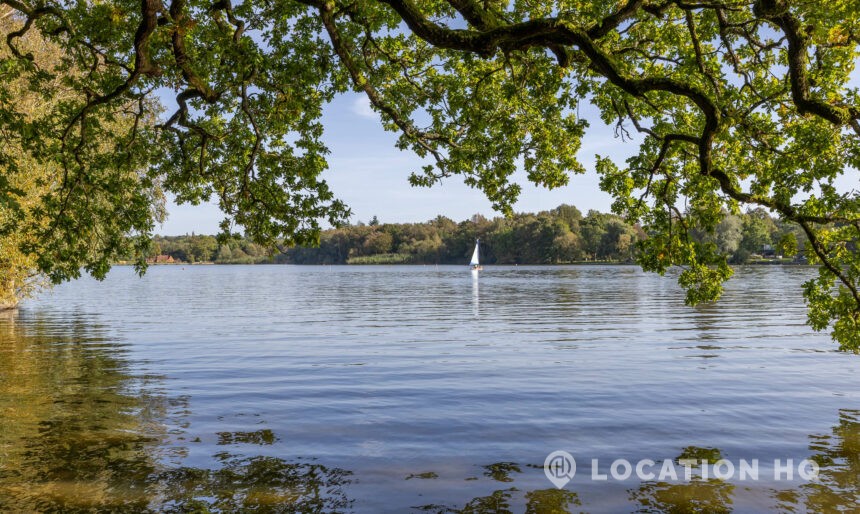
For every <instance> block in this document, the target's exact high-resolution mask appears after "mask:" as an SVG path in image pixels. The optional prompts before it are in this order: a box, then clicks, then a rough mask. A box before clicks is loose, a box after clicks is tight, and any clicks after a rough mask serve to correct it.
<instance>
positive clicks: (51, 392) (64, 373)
mask: <svg viewBox="0 0 860 514" xmlns="http://www.w3.org/2000/svg"><path fill="white" fill-rule="evenodd" d="M152 382H153V379H152V378H147V377H142V376H135V375H132V374H131V371H130V368H129V363H128V362H127V361H126V360H125V357H124V355H123V350H122V347H121V345H119V344H117V343H116V342H115V341H112V340H110V339H109V338H108V337H106V334H105V332H104V330H103V329H101V328H100V327H98V326H94V325H93V324H92V323H90V322H88V321H87V320H86V319H81V318H64V319H47V318H25V317H23V316H18V315H14V314H10V315H6V316H3V317H2V318H0V511H3V512H7V511H15V512H21V511H63V512H69V511H105V512H118V511H119V512H121V511H133V512H145V511H153V512H155V511H158V512H161V511H164V510H166V509H171V510H174V511H183V512H186V511H197V512H199V511H205V510H210V509H212V510H226V511H234V510H248V509H254V510H255V511H257V512H331V511H333V510H337V509H339V508H343V507H346V506H348V505H349V501H348V500H347V499H346V497H345V496H344V494H343V492H342V491H341V489H340V486H341V485H342V484H344V483H345V482H346V478H345V477H346V476H347V475H348V472H345V471H342V470H330V469H327V468H325V467H323V466H320V465H317V464H311V463H290V462H287V461H284V460H281V459H277V458H272V457H251V458H240V457H233V456H230V455H228V454H221V455H220V456H219V460H220V463H221V467H220V468H219V469H215V470H203V469H193V468H178V469H169V468H167V467H166V466H164V465H163V464H162V463H161V461H160V460H159V458H160V457H161V456H162V454H161V453H160V452H162V451H163V446H162V443H163V442H164V441H165V439H166V428H165V421H167V420H169V419H171V418H172V417H173V416H174V415H175V414H174V413H175V411H177V410H179V411H184V412H187V405H186V404H185V403H186V400H185V399H184V398H178V399H170V398H167V397H166V396H165V395H164V394H159V393H157V392H155V386H157V384H154V383H152ZM219 437H221V438H225V437H226V438H227V439H229V440H230V441H231V442H244V441H245V440H246V439H248V437H249V435H248V434H245V433H237V434H232V435H223V434H219ZM261 437H262V440H263V441H268V440H269V439H274V436H273V435H271V437H270V435H269V434H263V435H262V436H261ZM252 439H253V438H252ZM248 441H249V442H251V443H253V442H255V441H252V440H250V439H248Z"/></svg>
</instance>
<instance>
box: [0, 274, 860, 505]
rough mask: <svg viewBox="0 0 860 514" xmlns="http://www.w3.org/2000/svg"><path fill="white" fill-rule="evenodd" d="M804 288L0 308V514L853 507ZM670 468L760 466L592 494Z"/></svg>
mask: <svg viewBox="0 0 860 514" xmlns="http://www.w3.org/2000/svg"><path fill="white" fill-rule="evenodd" d="M814 273H815V271H814V270H813V269H811V268H803V267H750V268H742V269H739V270H738V273H737V275H736V277H735V278H734V279H733V280H732V281H731V282H730V283H729V285H728V289H727V291H726V294H725V296H724V298H723V300H722V301H721V302H720V303H719V304H716V305H706V306H701V307H698V308H689V307H685V306H684V305H683V293H682V291H681V290H680V289H679V288H678V286H677V285H676V284H675V281H674V279H673V278H661V277H659V276H655V275H650V274H645V273H642V272H641V271H639V270H638V268H636V267H626V266H612V267H609V266H607V267H601V266H580V267H522V266H521V267H487V268H486V269H485V271H483V272H482V273H481V275H480V278H479V279H477V280H474V279H473V278H472V276H471V274H470V273H469V272H468V271H467V270H465V269H464V268H463V267H443V266H440V267H438V268H436V267H434V266H427V267H422V266H414V267H411V266H397V267H384V266H380V267H294V266H185V267H184V268H183V267H180V266H162V267H153V268H151V269H150V271H149V272H148V273H147V275H146V276H145V277H144V278H142V279H141V278H138V277H137V276H136V275H135V274H134V273H133V271H132V270H131V269H130V268H116V269H115V270H113V271H112V272H111V274H110V275H109V277H108V278H107V280H105V281H104V282H102V283H99V282H96V281H93V280H90V279H82V280H79V281H77V282H74V283H70V284H65V285H62V286H60V287H58V288H56V289H55V290H54V291H53V292H51V293H47V294H44V295H43V296H42V297H40V298H39V299H37V300H32V301H29V302H27V303H26V304H25V305H24V306H23V307H22V308H21V309H20V311H19V312H18V313H17V314H10V315H7V316H5V317H0V510H3V511H8V510H13V511H16V510H24V511H30V510H43V511H51V510H58V509H62V510H74V509H80V510H103V511H110V512H116V511H123V510H125V511H131V512H138V511H143V510H147V509H150V510H152V511H171V510H172V511H176V512H189V511H195V512H205V511H206V509H209V510H211V511H237V510H252V509H255V510H257V511H274V512H281V511H283V512H360V513H376V512H471V513H479V512H498V513H501V512H527V513H562V512H632V511H641V512H695V511H703V512H730V511H733V512H761V511H765V510H769V509H770V510H776V511H791V512H822V511H837V510H842V511H847V512H856V511H858V509H860V503H858V502H860V388H858V385H860V376H858V367H860V360H858V357H855V356H853V355H846V354H840V353H837V352H835V351H833V350H834V348H835V345H834V344H833V343H832V342H831V341H830V339H829V336H828V335H826V334H816V333H813V332H812V331H811V330H810V329H809V328H808V327H807V326H806V325H804V320H805V307H804V305H803V301H802V299H801V297H800V288H799V285H800V284H801V283H802V282H803V281H804V280H806V279H807V278H809V277H810V276H812V275H813V274H814ZM554 450H566V451H568V452H570V453H571V454H573V455H574V456H575V457H576V459H577V464H578V470H577V474H576V476H575V477H574V478H573V480H572V481H571V482H570V483H568V484H567V486H566V487H565V489H563V490H558V489H555V488H554V487H553V485H552V484H551V483H550V482H549V481H548V480H547V478H546V477H545V476H544V473H543V469H542V466H543V462H544V458H545V457H546V455H547V454H548V453H550V452H552V451H554ZM685 456H686V457H694V458H695V457H703V456H704V457H711V460H712V461H713V460H716V459H717V458H720V457H722V458H724V459H726V460H727V461H730V462H734V463H735V464H738V463H739V461H740V460H741V459H746V460H751V459H759V461H760V462H761V475H760V478H759V480H753V481H751V480H746V481H742V480H739V479H738V478H737V477H732V478H730V479H728V480H717V479H713V478H709V479H704V478H701V477H700V476H699V479H696V476H698V475H695V474H694V479H693V480H691V481H689V482H688V481H686V480H683V477H681V478H682V480H678V481H673V480H670V479H668V480H660V479H659V478H655V479H653V480H648V479H640V478H636V477H635V475H634V476H632V477H630V478H628V479H626V480H615V479H613V478H612V477H610V478H609V479H608V480H605V481H594V480H592V479H591V460H592V459H597V460H598V463H599V464H598V470H599V472H600V473H609V470H610V464H611V463H612V461H613V460H615V459H627V460H628V461H630V462H632V463H634V464H635V463H636V462H637V461H639V460H640V459H652V460H653V461H655V462H657V463H658V468H657V469H658V470H659V463H660V462H663V461H665V460H670V461H671V460H672V459H678V458H681V457H685ZM777 458H779V459H782V460H783V461H785V459H794V460H795V462H799V461H801V460H803V459H807V458H813V459H815V461H816V462H818V463H819V464H820V466H821V469H820V475H819V477H818V479H817V480H814V481H805V480H803V479H801V478H800V477H798V476H797V473H796V472H795V476H794V477H793V479H792V480H780V481H776V480H774V479H773V472H772V469H771V468H772V463H773V461H774V459H777Z"/></svg>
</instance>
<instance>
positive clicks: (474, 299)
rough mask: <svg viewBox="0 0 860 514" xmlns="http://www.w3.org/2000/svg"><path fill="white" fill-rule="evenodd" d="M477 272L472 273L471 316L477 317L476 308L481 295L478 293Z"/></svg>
mask: <svg viewBox="0 0 860 514" xmlns="http://www.w3.org/2000/svg"><path fill="white" fill-rule="evenodd" d="M478 287H479V284H478V272H477V271H474V270H473V271H472V316H473V317H475V318H477V317H478V306H479V304H480V303H481V295H480V292H479V291H478Z"/></svg>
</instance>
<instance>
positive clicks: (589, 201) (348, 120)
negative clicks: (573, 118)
mask: <svg viewBox="0 0 860 514" xmlns="http://www.w3.org/2000/svg"><path fill="white" fill-rule="evenodd" d="M582 107H583V110H582V111H581V112H580V113H581V115H583V116H585V117H586V118H587V119H588V120H589V121H590V122H591V128H590V129H589V130H588V133H587V135H586V137H585V138H584V140H583V145H582V149H581V150H580V152H579V155H580V159H581V161H582V162H583V164H585V165H586V168H587V169H588V173H586V174H585V175H574V176H572V177H571V181H570V184H569V185H568V186H566V187H563V188H559V189H555V190H552V191H550V190H547V189H546V188H541V187H536V186H534V185H532V184H531V183H529V181H528V179H527V177H526V175H525V173H519V174H517V175H515V177H514V180H515V181H516V182H518V183H519V184H521V185H522V187H523V192H522V194H521V196H520V200H519V202H518V203H517V204H516V206H515V209H516V210H517V211H519V212H536V211H541V210H546V209H552V208H554V207H557V206H558V205H560V204H562V203H568V204H573V205H576V206H577V207H578V208H579V209H580V210H582V211H583V212H586V211H588V210H589V209H598V210H601V211H609V205H610V203H611V199H610V197H609V195H607V194H606V193H604V192H602V191H600V188H599V187H598V177H597V174H596V173H595V172H594V160H595V159H594V155H595V154H596V153H600V154H601V155H609V156H611V157H613V158H614V159H616V160H617V161H618V162H621V161H623V160H624V158H625V157H626V156H627V155H629V154H630V153H631V152H634V151H635V150H636V149H637V148H638V145H637V144H636V143H635V142H629V141H628V142H627V143H622V142H621V140H620V139H616V138H615V136H614V131H613V129H612V128H611V127H608V126H606V125H604V124H603V122H602V121H601V120H600V118H599V117H598V116H597V113H596V111H593V110H592V109H593V108H592V107H591V106H587V107H586V104H585V103H583V106H582ZM323 122H324V124H325V129H326V132H325V141H326V144H328V146H329V148H330V150H331V154H330V155H329V159H328V161H329V169H328V170H327V171H326V173H325V175H324V177H325V179H326V181H328V183H329V184H330V186H331V188H332V190H333V191H334V193H335V195H336V196H337V197H338V198H340V199H341V200H343V201H344V202H346V203H347V205H349V206H350V208H351V209H352V211H353V216H352V218H351V221H352V222H357V221H365V222H366V221H368V220H370V218H372V217H373V216H377V217H378V218H379V219H380V221H382V222H419V221H427V220H429V219H432V218H435V217H436V216H437V215H439V214H442V215H445V216H448V217H449V218H452V219H454V220H456V221H460V220H463V219H466V218H469V217H471V216H472V215H473V214H476V213H480V214H483V215H484V216H487V217H492V216H496V215H497V213H495V212H494V211H493V208H492V206H491V205H490V202H489V201H487V199H486V198H485V197H484V195H483V193H481V192H480V191H478V190H475V189H472V188H470V187H468V186H466V185H465V184H464V183H463V181H462V179H461V178H460V177H452V178H449V179H447V180H446V181H445V182H443V183H442V184H440V185H437V186H434V187H432V188H424V187H412V186H410V185H409V182H408V180H407V179H408V176H409V173H410V172H411V171H414V170H417V169H418V168H419V166H420V163H421V159H419V158H418V157H417V156H416V155H415V154H413V153H412V152H409V151H401V150H398V149H397V148H395V146H394V143H395V141H396V139H397V135H396V134H394V133H391V132H386V131H384V130H383V129H382V126H381V124H380V122H379V118H378V117H377V115H376V113H374V112H373V111H372V110H371V109H370V105H369V103H368V102H367V100H366V98H365V97H364V96H363V95H358V94H349V95H342V96H340V97H338V98H336V99H335V100H334V101H333V102H332V103H331V104H329V105H328V106H327V108H326V111H325V113H324V116H323ZM168 213H169V215H168V219H167V221H166V222H165V223H164V224H163V225H162V226H161V227H157V228H156V232H157V233H160V234H164V235H179V234H186V233H191V232H196V233H198V234H201V233H202V234H214V233H216V232H218V223H219V222H220V221H221V219H222V215H221V213H220V211H219V210H218V207H217V206H215V205H208V204H207V205H198V206H193V205H176V204H175V203H173V202H170V204H169V205H168Z"/></svg>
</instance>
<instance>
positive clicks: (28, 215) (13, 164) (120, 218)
mask: <svg viewBox="0 0 860 514" xmlns="http://www.w3.org/2000/svg"><path fill="white" fill-rule="evenodd" d="M0 15H2V17H0V34H2V35H3V36H7V35H11V34H14V33H15V32H14V31H16V30H20V29H21V28H22V27H21V21H20V20H18V19H17V18H15V17H12V16H10V13H9V11H8V9H5V8H0ZM16 41H17V46H16V47H15V49H16V50H17V51H19V52H27V55H28V56H29V60H27V62H20V61H18V62H16V61H15V60H14V59H11V58H10V55H11V54H10V48H7V47H2V48H0V62H2V63H5V64H4V67H3V68H2V69H0V75H2V76H3V80H4V82H5V83H4V88H3V89H2V91H0V120H2V122H3V123H5V125H4V126H5V127H6V129H7V130H4V131H3V132H2V136H0V137H2V144H0V167H2V170H3V174H2V175H0V192H2V193H3V194H2V197H0V307H2V306H14V305H15V304H16V303H17V302H18V300H20V299H21V298H23V297H26V296H28V295H29V294H31V293H32V292H33V291H34V290H36V289H38V288H39V287H41V286H42V285H43V284H44V282H45V278H46V277H45V276H44V275H42V273H47V274H48V277H47V278H50V279H53V280H54V281H59V280H60V279H62V278H68V277H74V276H78V275H80V271H79V269H78V266H84V267H85V268H86V269H87V270H88V271H90V272H91V273H92V274H93V275H95V276H97V277H101V276H103V275H104V273H106V272H107V270H108V269H109V266H110V262H112V261H113V260H115V259H116V258H117V257H118V256H119V255H126V256H129V257H130V258H131V259H133V260H134V261H135V262H136V263H137V264H138V265H140V266H141V267H142V265H143V257H144V255H145V253H146V252H147V251H148V249H149V237H150V236H149V232H150V231H151V230H152V227H153V226H154V222H155V221H156V220H159V219H161V215H162V209H163V196H162V194H161V190H160V188H159V186H158V183H157V180H154V179H152V178H149V177H146V176H145V175H144V174H143V173H142V172H140V170H141V169H142V168H143V166H144V157H143V156H141V155H131V154H126V152H125V151H124V149H123V148H122V145H123V144H124V142H123V141H122V140H120V139H112V138H110V137H108V136H107V134H109V133H112V132H114V131H122V130H124V129H127V128H129V127H131V126H132V125H133V124H134V123H137V124H138V126H140V127H143V126H146V125H147V124H148V123H150V120H149V118H146V117H143V118H141V119H139V120H137V121H136V122H135V120H134V119H133V116H131V115H130V114H129V113H130V111H129V109H132V108H133V106H132V105H131V103H130V102H129V101H124V102H119V103H116V104H115V105H114V106H113V107H112V108H111V109H109V110H106V112H105V118H104V119H101V120H100V122H99V124H98V126H97V127H93V129H92V130H93V140H92V141H79V142H78V143H79V146H78V149H77V150H76V151H77V152H78V153H79V154H80V157H79V164H78V166H79V171H81V173H82V175H79V176H74V177H73V176H71V175H70V174H69V165H70V164H69V163H68V162H67V161H64V159H65V157H64V156H62V155H59V154H54V153H51V152H53V151H54V150H57V148H56V147H52V145H55V144H58V142H57V141H56V140H51V137H52V135H56V133H57V131H59V130H61V129H62V127H61V126H57V124H56V119H55V117H56V111H57V110H58V109H62V108H63V107H64V106H66V105H69V104H71V103H74V102H76V101H83V100H84V97H85V96H86V95H85V94H83V93H80V92H78V91H75V89H74V88H72V87H69V82H70V81H72V80H74V79H75V78H77V77H78V76H79V74H78V73H73V72H70V74H66V75H65V76H61V75H49V74H46V73H45V70H46V69H50V68H52V67H62V66H65V65H66V61H67V60H68V59H69V58H70V56H69V55H67V54H65V53H64V49H62V48H61V47H60V46H59V45H57V44H53V43H51V42H49V41H46V40H45V38H44V37H42V36H41V35H40V34H39V33H36V32H28V33H26V34H23V35H21V36H20V37H19V38H18V39H17V40H16ZM25 70H28V71H32V72H34V73H36V75H37V76H29V77H28V76H27V75H26V73H25ZM36 85H38V90H37V89H36V88H35V87H36ZM141 101H144V102H145V101H146V100H145V99H142V100H141ZM10 128H17V129H19V132H15V131H14V130H9V129H10ZM108 154H110V155H108ZM90 158H93V159H95V160H98V161H99V162H98V163H96V162H95V161H89V159H90ZM96 167H98V170H96V169H95V168H96ZM67 186H68V187H67ZM40 272H42V273H40Z"/></svg>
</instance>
